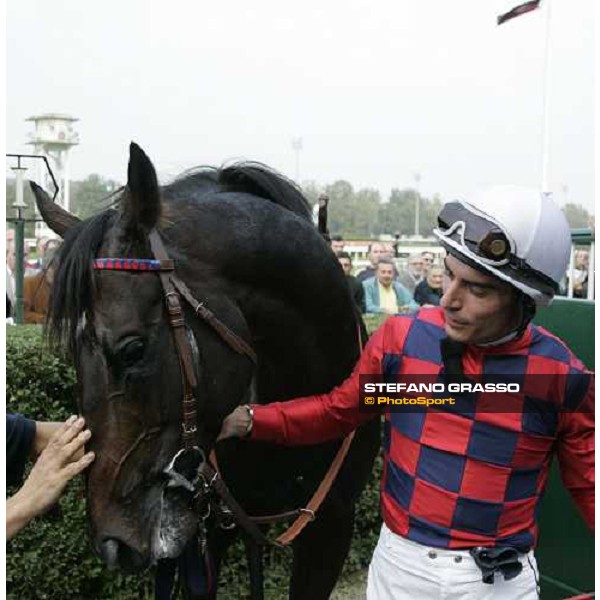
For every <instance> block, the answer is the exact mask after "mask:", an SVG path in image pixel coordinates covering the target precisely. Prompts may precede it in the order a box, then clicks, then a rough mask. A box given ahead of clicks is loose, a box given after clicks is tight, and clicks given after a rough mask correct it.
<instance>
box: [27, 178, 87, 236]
mask: <svg viewBox="0 0 600 600" xmlns="http://www.w3.org/2000/svg"><path fill="white" fill-rule="evenodd" d="M29 185H30V187H31V191H32V192H33V195H34V197H35V203H36V204H37V207H38V210H39V211H40V215H42V219H44V221H45V222H46V224H47V225H48V227H50V229H52V231H54V233H56V234H58V235H60V237H62V238H64V237H65V234H66V233H67V231H69V229H71V227H74V226H75V225H77V223H81V220H80V219H78V218H77V217H76V216H75V215H72V214H71V213H70V212H69V211H67V210H65V209H64V208H63V207H62V206H60V205H59V204H57V203H56V202H54V201H53V200H52V198H50V196H48V194H47V193H46V192H45V191H44V190H43V189H42V188H41V187H40V186H39V185H38V184H37V183H34V182H33V181H30V182H29Z"/></svg>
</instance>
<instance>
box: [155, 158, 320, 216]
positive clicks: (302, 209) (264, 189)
mask: <svg viewBox="0 0 600 600" xmlns="http://www.w3.org/2000/svg"><path fill="white" fill-rule="evenodd" d="M207 187H208V188H211V187H212V189H213V190H214V191H218V192H237V193H245V194H252V195H253V196H258V197H259V198H264V199H265V200H269V201H270V202H273V203H274V204H277V205H279V206H282V207H283V208H286V209H287V210H289V211H291V212H293V213H295V214H297V215H298V216H300V217H302V218H303V219H305V220H307V221H309V222H312V213H311V208H310V204H309V203H308V201H307V200H306V198H305V197H304V196H303V194H302V192H301V191H300V189H299V188H298V186H297V185H296V184H295V183H294V182H293V181H291V180H290V179H288V178H287V177H285V176H284V175H282V174H281V173H278V172H277V171H275V170H274V169H271V168H270V167H268V166H267V165H264V164H262V163H259V162H253V161H244V162H237V163H233V164H231V165H223V166H221V167H219V168H215V167H204V166H203V167H196V168H195V169H192V170H189V171H186V172H185V173H183V175H181V176H180V177H179V178H177V179H176V180H175V181H174V182H173V183H171V184H170V185H168V186H165V188H164V191H165V192H170V193H171V194H174V195H179V194H180V193H181V192H183V191H189V190H190V189H196V190H197V189H198V188H200V189H202V188H207Z"/></svg>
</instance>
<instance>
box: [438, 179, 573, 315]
mask: <svg viewBox="0 0 600 600" xmlns="http://www.w3.org/2000/svg"><path fill="white" fill-rule="evenodd" d="M433 233H434V235H436V236H437V237H438V238H439V239H440V240H441V242H442V244H443V245H444V246H445V247H446V249H447V250H448V251H449V252H451V253H453V254H457V255H458V257H459V258H461V257H464V258H465V259H466V262H467V263H472V266H474V267H476V268H483V269H484V270H485V271H488V272H489V273H491V274H492V275H495V276H496V277H498V278H499V279H502V280H504V281H506V282H508V283H510V284H511V285H513V286H514V287H516V288H517V289H519V290H520V291H521V292H523V293H524V294H526V295H527V296H529V297H530V298H532V299H533V300H534V301H535V303H536V304H537V305H541V306H546V305H548V304H550V302H551V301H552V298H553V296H554V294H555V293H556V292H557V291H558V287H559V282H560V280H561V279H562V277H563V275H564V274H565V272H566V270H567V265H568V263H569V257H570V253H571V234H570V230H569V225H568V223H567V219H566V218H565V216H564V214H563V213H562V211H561V210H560V209H559V208H558V206H556V204H554V202H553V201H552V200H551V199H550V195H549V194H545V193H541V192H539V191H536V190H532V189H527V188H521V187H516V186H503V187H496V188H492V189H490V190H487V191H485V192H483V193H480V194H478V195H476V196H474V197H472V198H470V199H469V202H464V201H462V200H454V201H452V202H448V203H447V204H445V205H444V206H443V207H442V210H441V211H440V214H439V215H438V227H437V228H436V229H434V230H433Z"/></svg>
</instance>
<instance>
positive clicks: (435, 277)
mask: <svg viewBox="0 0 600 600" xmlns="http://www.w3.org/2000/svg"><path fill="white" fill-rule="evenodd" d="M443 283H444V269H443V268H442V267H440V266H439V265H433V266H432V267H431V268H430V269H429V272H428V273H427V277H426V278H425V279H424V280H423V281H421V282H420V283H419V284H418V285H417V287H416V289H415V302H418V303H419V304H420V305H421V306H439V305H440V299H441V298H442V287H443Z"/></svg>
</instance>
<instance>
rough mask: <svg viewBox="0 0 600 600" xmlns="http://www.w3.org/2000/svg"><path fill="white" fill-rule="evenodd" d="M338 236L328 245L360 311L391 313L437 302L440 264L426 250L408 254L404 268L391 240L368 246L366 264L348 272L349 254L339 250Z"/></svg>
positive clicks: (350, 265)
mask: <svg viewBox="0 0 600 600" xmlns="http://www.w3.org/2000/svg"><path fill="white" fill-rule="evenodd" d="M343 248H344V241H343V239H341V237H340V236H336V238H334V239H332V240H331V249H332V250H333V251H334V252H335V255H336V256H337V258H338V261H339V262H340V265H341V266H342V269H343V271H344V273H345V274H346V279H347V281H348V286H349V288H350V292H351V294H352V298H353V299H354V302H355V304H356V306H357V307H358V309H359V310H360V312H361V313H383V314H389V315H394V314H397V313H401V312H406V311H410V310H414V309H416V308H418V307H419V306H439V304H440V298H441V297H442V282H443V273H444V270H443V267H442V266H441V265H440V264H438V263H436V262H435V255H434V253H433V252H431V251H429V250H423V251H422V252H419V253H414V254H411V255H410V256H409V257H408V264H407V267H406V269H400V270H399V269H398V266H397V264H396V261H395V250H394V247H393V246H392V245H391V244H385V243H382V242H374V243H372V244H371V245H370V246H369V255H368V256H369V262H370V264H369V265H368V266H367V267H366V268H365V269H363V270H362V271H359V272H358V273H357V274H356V276H354V275H353V274H352V268H353V265H352V256H351V255H350V254H349V253H348V252H346V251H344V250H343Z"/></svg>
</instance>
